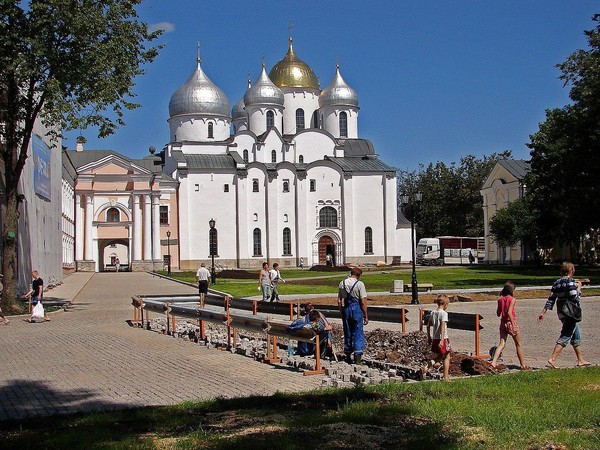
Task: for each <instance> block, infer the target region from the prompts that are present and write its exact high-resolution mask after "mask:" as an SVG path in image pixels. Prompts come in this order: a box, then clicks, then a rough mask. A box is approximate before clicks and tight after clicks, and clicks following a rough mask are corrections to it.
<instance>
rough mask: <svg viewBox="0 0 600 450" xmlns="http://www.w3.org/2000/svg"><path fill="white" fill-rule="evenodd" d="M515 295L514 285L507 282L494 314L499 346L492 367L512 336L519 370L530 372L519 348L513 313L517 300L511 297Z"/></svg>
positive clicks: (515, 317) (516, 326) (514, 313)
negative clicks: (496, 319) (497, 320)
mask: <svg viewBox="0 0 600 450" xmlns="http://www.w3.org/2000/svg"><path fill="white" fill-rule="evenodd" d="M514 293H515V284H514V283H513V282H512V281H507V282H506V284H505V285H504V287H503V288H502V292H501V293H500V298H499V299H498V308H497V309H496V314H497V315H498V317H500V344H498V347H497V348H496V351H495V353H494V358H493V359H492V367H493V368H496V364H497V363H498V358H499V357H500V354H501V353H502V350H504V346H505V345H506V339H507V338H508V336H509V335H510V336H512V338H513V341H514V342H515V347H516V349H517V358H519V364H520V365H521V370H530V369H531V368H530V367H529V366H527V365H526V364H525V357H524V356H523V348H522V346H521V335H520V334H519V324H518V322H517V314H516V312H515V304H516V302H517V300H516V299H515V298H514V297H513V294H514Z"/></svg>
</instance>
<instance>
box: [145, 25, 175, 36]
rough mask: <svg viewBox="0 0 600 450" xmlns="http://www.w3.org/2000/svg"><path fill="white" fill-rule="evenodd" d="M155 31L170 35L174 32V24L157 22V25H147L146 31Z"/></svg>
mask: <svg viewBox="0 0 600 450" xmlns="http://www.w3.org/2000/svg"><path fill="white" fill-rule="evenodd" d="M156 30H163V32H164V33H165V34H166V33H170V32H171V31H175V24H173V23H171V22H158V23H151V24H149V25H148V31H149V32H150V33H152V32H154V31H156Z"/></svg>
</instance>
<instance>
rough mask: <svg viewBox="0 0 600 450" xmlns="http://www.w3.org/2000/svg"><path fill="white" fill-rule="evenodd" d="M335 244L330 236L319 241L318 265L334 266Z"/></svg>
mask: <svg viewBox="0 0 600 450" xmlns="http://www.w3.org/2000/svg"><path fill="white" fill-rule="evenodd" d="M335 259H336V255H335V244H334V242H333V238H332V237H331V236H323V237H322V238H321V239H319V265H323V266H324V265H328V266H335V265H336V261H335Z"/></svg>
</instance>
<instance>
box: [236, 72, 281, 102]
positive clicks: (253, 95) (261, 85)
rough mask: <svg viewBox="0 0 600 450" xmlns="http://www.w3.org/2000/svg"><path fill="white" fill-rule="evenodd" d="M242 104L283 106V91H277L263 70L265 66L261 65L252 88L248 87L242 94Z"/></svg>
mask: <svg viewBox="0 0 600 450" xmlns="http://www.w3.org/2000/svg"><path fill="white" fill-rule="evenodd" d="M244 104H245V105H246V106H250V105H277V106H283V91H282V90H281V89H279V88H278V87H277V86H275V84H274V83H273V82H272V81H271V79H270V78H269V76H268V75H267V71H266V70H265V65H264V64H263V65H262V71H261V73H260V76H259V77H258V79H257V80H256V82H255V83H254V86H252V87H249V88H248V90H247V91H246V94H244Z"/></svg>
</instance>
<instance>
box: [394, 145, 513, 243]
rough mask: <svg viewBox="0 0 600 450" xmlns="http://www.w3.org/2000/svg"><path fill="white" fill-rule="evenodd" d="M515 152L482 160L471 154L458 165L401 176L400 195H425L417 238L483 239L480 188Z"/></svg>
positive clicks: (433, 165)
mask: <svg viewBox="0 0 600 450" xmlns="http://www.w3.org/2000/svg"><path fill="white" fill-rule="evenodd" d="M510 155H511V152H510V151H504V152H501V153H493V154H492V155H489V156H484V157H483V158H482V159H479V158H477V157H475V156H473V155H467V156H465V157H462V158H461V159H460V162H459V163H458V164H456V163H454V162H453V163H451V164H450V165H446V164H445V163H443V162H439V161H438V162H436V163H430V164H429V165H428V166H427V167H425V168H424V167H421V168H420V170H419V171H418V172H417V171H414V172H402V173H400V174H399V176H398V192H399V193H403V192H417V191H419V192H421V193H422V194H423V198H422V201H421V204H420V205H419V210H418V212H417V225H418V226H417V237H418V238H421V237H430V236H442V235H454V236H473V237H475V236H483V232H484V227H483V198H482V197H481V193H480V189H481V186H482V185H483V183H484V181H485V179H486V178H487V177H488V175H489V174H490V172H491V170H492V168H493V167H494V165H495V164H496V162H497V161H498V160H500V159H506V158H510Z"/></svg>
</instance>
